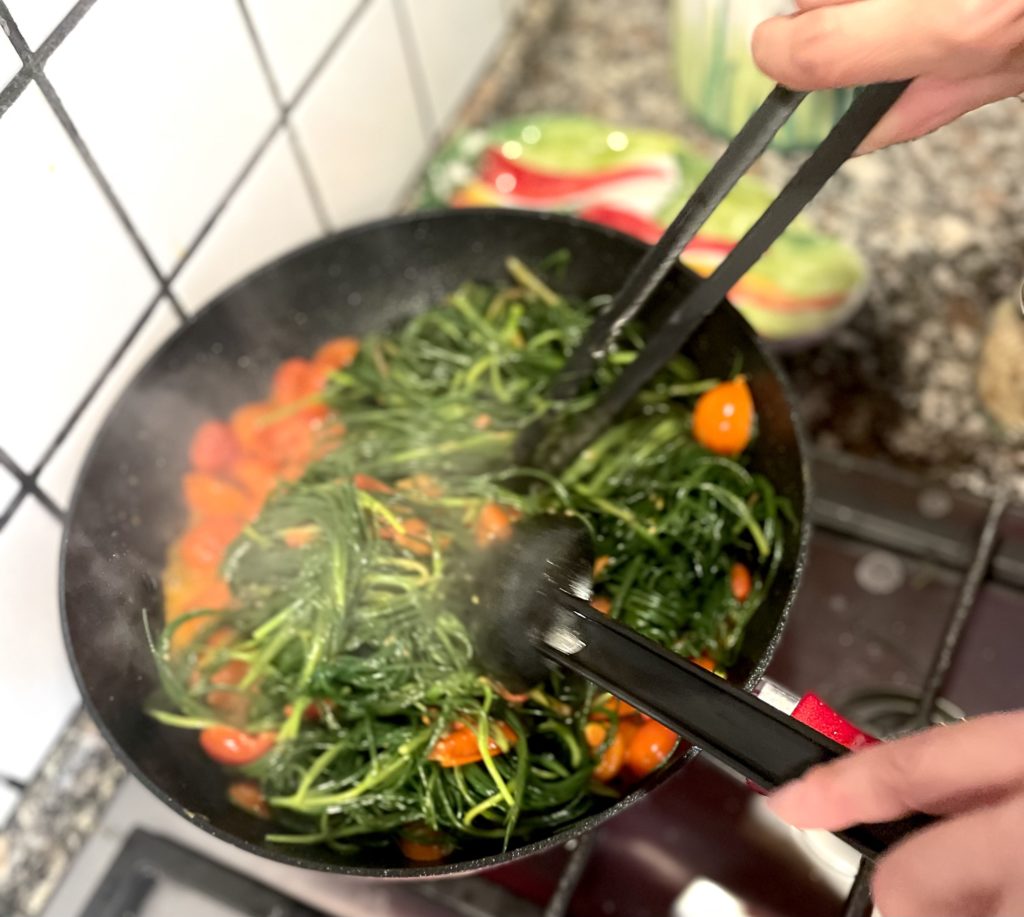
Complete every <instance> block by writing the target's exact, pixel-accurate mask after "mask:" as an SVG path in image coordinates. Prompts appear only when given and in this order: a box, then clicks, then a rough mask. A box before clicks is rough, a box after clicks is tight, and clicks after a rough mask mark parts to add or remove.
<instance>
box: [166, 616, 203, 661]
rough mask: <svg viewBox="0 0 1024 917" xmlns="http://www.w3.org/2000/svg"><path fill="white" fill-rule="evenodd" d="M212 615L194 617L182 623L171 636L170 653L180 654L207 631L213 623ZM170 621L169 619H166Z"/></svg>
mask: <svg viewBox="0 0 1024 917" xmlns="http://www.w3.org/2000/svg"><path fill="white" fill-rule="evenodd" d="M214 619H215V618H214V615H212V614H208V615H196V616H195V617H193V618H189V619H188V620H187V621H182V622H181V623H180V624H179V625H178V626H177V627H175V628H174V632H173V633H172V634H171V651H172V652H173V653H180V652H181V651H182V650H184V649H186V648H187V647H189V646H191V645H192V644H193V643H194V642H195V641H196V639H197V638H198V637H200V636H202V634H203V633H204V632H205V631H207V630H208V629H209V628H210V627H211V625H212V624H213V622H214ZM168 620H170V617H168Z"/></svg>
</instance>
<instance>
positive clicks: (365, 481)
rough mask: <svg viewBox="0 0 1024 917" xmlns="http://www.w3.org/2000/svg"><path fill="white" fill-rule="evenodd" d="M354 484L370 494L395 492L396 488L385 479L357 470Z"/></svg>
mask: <svg viewBox="0 0 1024 917" xmlns="http://www.w3.org/2000/svg"><path fill="white" fill-rule="evenodd" d="M352 484H353V485H354V486H355V487H356V488H357V489H359V490H365V491H366V492H367V493H370V494H393V493H394V492H395V489H394V488H393V487H391V486H390V485H389V484H385V483H384V482H383V481H378V480H377V479H376V478H375V477H373V476H372V475H368V474H363V473H362V472H356V473H355V474H354V475H353V476H352Z"/></svg>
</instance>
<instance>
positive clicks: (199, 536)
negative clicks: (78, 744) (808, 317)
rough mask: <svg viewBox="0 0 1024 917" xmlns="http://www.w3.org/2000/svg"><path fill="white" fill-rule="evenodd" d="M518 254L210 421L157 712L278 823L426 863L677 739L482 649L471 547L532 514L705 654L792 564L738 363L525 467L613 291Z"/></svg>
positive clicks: (568, 683)
mask: <svg viewBox="0 0 1024 917" xmlns="http://www.w3.org/2000/svg"><path fill="white" fill-rule="evenodd" d="M508 267H509V275H510V279H509V281H508V283H506V284H504V285H495V286H485V285H480V284H473V283H467V284H465V285H463V286H462V287H460V288H458V289H457V290H454V291H453V292H452V293H451V294H450V295H449V296H448V297H447V298H446V299H445V300H444V301H443V302H441V303H439V304H438V305H437V306H436V307H435V308H433V309H429V310H427V311H425V312H422V313H421V314H419V315H417V316H415V317H414V318H412V319H411V320H410V321H408V322H407V323H405V324H404V325H403V326H402V327H400V328H398V329H397V330H394V331H391V332H386V333H374V334H370V335H367V336H366V337H364V338H363V339H362V340H357V339H355V338H349V337H346V338H339V339H334V340H331V341H327V342H325V343H323V344H322V346H321V347H320V348H319V349H318V350H316V351H315V352H314V353H312V354H308V355H306V356H305V357H299V356H296V357H295V358H294V359H290V360H287V361H285V362H284V363H282V364H281V365H280V367H279V368H278V370H277V372H276V374H275V376H274V380H273V385H272V389H271V391H270V393H269V396H268V398H267V400H266V401H261V402H254V403H252V404H248V405H244V406H243V407H241V408H239V409H237V410H236V411H235V412H234V413H233V414H232V415H230V416H229V417H225V418H211V419H210V420H208V421H207V422H206V423H204V424H203V425H202V426H200V427H199V428H198V429H197V430H196V431H195V433H194V436H193V439H192V444H191V449H190V460H191V465H192V469H191V470H190V471H189V472H188V474H187V475H186V476H185V478H184V480H183V495H184V499H185V502H186V503H187V505H188V508H189V513H190V519H189V527H188V529H187V530H186V531H184V532H183V533H182V534H181V535H180V537H179V538H177V539H176V540H175V542H174V543H173V545H172V547H171V549H170V552H169V557H168V564H167V568H166V570H165V572H164V582H163V585H164V606H165V617H166V620H167V623H166V626H165V627H164V629H163V630H162V631H161V632H159V633H154V634H152V642H153V651H154V654H155V659H156V661H157V665H158V669H159V673H160V680H161V684H162V688H163V691H162V696H161V698H160V699H159V701H157V702H155V703H154V704H153V705H152V709H151V713H152V715H153V716H154V717H156V718H157V719H158V720H159V721H160V722H161V723H163V724H165V725H166V726H169V727H180V728H185V729H192V730H195V731H196V733H197V741H198V742H199V744H200V745H201V747H202V748H203V750H204V751H205V752H206V754H207V755H208V756H209V757H210V758H211V759H213V761H216V762H219V763H220V764H221V765H223V766H225V767H227V768H230V769H231V772H232V775H233V782H232V783H231V784H230V789H229V796H230V798H231V800H232V801H233V802H234V803H235V804H236V805H238V806H240V807H242V808H244V809H246V810H247V811H249V812H251V813H253V814H257V815H259V816H261V817H265V818H267V819H268V826H267V834H268V840H271V841H273V842H275V843H278V844H289V845H296V844H298V845H320V844H324V845H327V846H329V847H331V848H334V849H335V850H337V851H338V852H339V853H344V852H349V851H351V849H352V848H353V846H366V845H394V844H398V845H399V847H400V849H401V850H402V852H403V853H404V854H405V856H406V857H407V858H408V859H409V860H412V861H419V862H427V861H437V860H441V859H443V858H444V857H445V856H447V855H448V854H449V853H450V852H451V851H452V850H453V849H455V848H457V847H458V846H459V845H460V844H461V843H464V842H465V841H466V839H467V838H470V837H477V838H494V839H498V840H499V841H500V842H501V843H504V844H506V845H507V844H508V843H509V842H510V841H511V839H512V838H524V839H528V838H531V837H535V836H542V835H545V834H549V833H550V832H551V831H552V830H553V829H555V828H557V827H558V826H560V825H564V824H567V823H569V822H573V821H576V820H578V819H579V818H580V817H582V816H584V815H586V814H587V813H588V812H589V811H591V810H592V809H593V808H594V806H595V802H596V801H597V800H599V799H600V798H601V797H607V796H609V795H619V794H620V793H622V792H623V791H625V790H627V789H628V788H629V787H630V786H631V784H633V783H635V782H636V781H638V780H639V779H640V778H642V777H644V776H645V775H646V774H648V773H649V772H651V771H652V770H653V769H655V768H657V767H658V766H659V765H660V764H661V763H662V762H663V761H664V760H665V759H666V758H667V757H668V756H669V754H670V753H671V751H672V749H673V748H674V745H675V740H676V737H675V735H674V734H672V733H671V732H668V731H667V730H666V729H664V727H662V726H660V725H658V724H657V723H654V722H650V721H647V720H646V719H645V718H643V717H641V716H640V715H639V714H638V713H636V712H635V711H634V710H633V709H632V708H630V707H629V706H628V705H626V704H625V703H623V702H621V701H618V700H616V699H615V698H612V697H610V696H608V695H606V694H605V695H602V694H600V693H599V692H597V690H596V689H595V688H594V687H593V686H591V685H588V684H587V683H586V682H583V681H582V680H579V679H576V678H574V677H571V676H568V675H566V674H564V673H552V674H551V675H550V676H549V678H548V679H547V680H546V682H545V683H544V684H543V685H541V686H539V687H537V688H536V689H534V690H533V691H531V692H530V693H528V694H522V695H518V694H512V693H510V692H509V691H508V690H507V689H506V688H505V687H504V686H503V685H501V684H500V683H498V682H497V681H495V680H494V679H493V678H491V677H489V673H488V672H486V671H484V670H482V669H481V668H479V667H478V666H477V665H476V663H475V661H474V656H473V650H472V645H471V641H470V639H469V636H468V631H467V623H468V622H469V621H470V620H471V617H472V616H473V614H474V608H475V607H476V605H477V604H478V602H479V598H478V596H477V595H476V589H475V576H476V570H477V566H478V564H479V562H480V558H481V556H482V555H484V554H485V553H486V552H487V551H488V549H489V546H490V545H492V544H494V543H495V542H497V541H500V540H502V539H503V538H505V537H507V535H508V534H509V532H510V531H511V530H512V526H514V524H515V523H516V521H517V520H519V519H521V518H524V517H529V516H534V515H537V514H541V513H566V514H571V515H575V516H577V517H579V518H580V519H582V520H583V521H584V523H585V524H586V525H587V526H588V527H589V528H590V530H591V532H592V535H593V539H594V544H595V548H596V552H597V555H598V559H597V562H596V564H595V569H594V573H595V583H596V587H595V588H596V594H595V598H594V605H595V607H598V608H599V609H600V610H602V611H605V612H607V613H608V614H610V615H612V616H613V617H615V618H617V619H619V620H621V621H623V622H624V623H626V624H628V625H629V626H630V627H633V628H635V629H636V630H638V631H639V632H641V633H642V634H644V635H645V636H647V637H649V638H651V639H653V640H655V641H657V642H658V643H660V644H662V645H664V646H666V647H670V648H671V649H673V650H674V651H676V652H678V653H680V654H682V655H685V656H688V657H691V658H695V659H699V660H700V661H701V662H702V664H704V665H705V666H707V667H709V668H719V669H724V668H726V667H728V666H729V664H730V662H731V661H732V660H733V657H734V654H735V653H736V651H737V649H738V647H739V643H740V640H741V637H742V635H743V631H744V627H745V625H746V623H747V622H748V620H749V619H750V618H751V616H752V615H753V614H754V612H756V611H757V609H758V607H759V606H760V604H761V602H762V600H763V598H764V595H765V593H766V591H767V589H768V588H769V586H770V584H771V581H772V578H773V576H774V575H775V572H776V570H777V568H778V566H779V564H780V562H781V559H782V556H783V543H784V537H785V534H786V533H785V530H786V529H787V528H790V529H791V528H792V526H793V525H794V524H795V523H793V522H792V521H791V519H790V514H789V510H788V507H787V504H786V501H784V500H780V499H779V498H778V497H777V496H776V493H775V490H774V489H773V487H772V484H771V483H770V482H769V481H768V480H766V479H765V478H764V477H763V476H761V475H759V474H756V473H752V472H750V471H748V470H747V468H746V467H745V460H744V452H745V450H746V448H747V446H748V444H749V443H750V441H751V439H752V437H754V436H755V435H756V417H755V414H754V406H753V401H752V398H751V394H750V390H749V388H748V387H747V384H746V381H745V380H744V378H743V376H742V370H743V367H742V366H737V367H736V368H735V369H736V372H735V375H734V376H733V377H732V378H728V379H706V378H701V377H700V375H699V373H698V372H697V370H696V368H695V367H694V365H693V364H692V363H691V362H689V361H688V360H687V359H685V358H684V357H679V358H677V359H676V360H675V361H674V362H673V363H672V364H671V365H670V366H669V367H668V368H667V369H666V370H665V371H664V372H663V373H662V374H661V375H660V376H659V377H658V378H657V379H656V380H655V382H654V383H653V384H652V385H650V386H649V387H648V388H647V390H646V391H645V392H644V393H643V395H642V396H641V397H640V398H639V399H638V400H637V402H636V403H635V405H634V407H633V409H632V410H631V412H630V413H628V414H627V415H626V416H625V417H623V418H622V419H621V420H620V421H619V422H618V423H617V424H616V425H614V426H613V427H611V428H610V429H609V430H607V432H605V433H604V434H603V435H602V436H601V438H600V439H599V440H598V441H596V442H595V443H594V444H593V445H592V446H590V447H589V448H588V449H587V450H585V451H584V452H583V453H582V454H581V455H580V456H579V457H578V458H577V459H576V461H575V462H574V463H573V464H572V465H571V466H570V467H569V468H567V469H566V470H565V471H564V472H563V473H561V474H560V475H558V476H557V477H555V476H551V475H548V474H546V473H543V472H540V471H537V470H533V469H528V468H516V467H513V466H512V465H511V450H512V444H513V441H514V439H515V436H516V434H517V432H518V431H519V430H520V429H522V427H523V426H524V425H526V424H527V423H529V422H530V421H531V420H533V419H535V418H537V417H539V416H541V415H543V414H545V413H546V412H547V411H548V410H549V409H550V408H551V407H552V404H551V403H550V402H549V401H548V400H547V397H546V392H547V391H548V388H549V384H550V381H551V379H552V377H553V376H554V375H555V374H556V373H557V372H558V371H559V369H561V367H562V366H563V364H564V362H565V358H566V356H567V355H568V353H569V352H570V351H571V350H572V349H573V347H574V346H575V345H576V343H577V342H578V341H579V338H580V336H581V333H582V331H583V329H584V328H585V327H586V326H587V324H588V323H589V322H590V321H591V319H592V316H593V312H594V310H595V309H596V308H597V307H598V306H599V305H600V303H599V302H597V301H582V300H575V299H571V298H566V297H562V296H560V295H558V294H557V293H556V292H554V290H553V289H552V288H551V287H550V286H548V285H547V283H546V282H545V281H544V280H542V279H541V278H540V277H538V276H537V275H535V274H534V273H532V272H531V271H530V270H529V269H528V268H527V267H526V266H525V265H523V264H522V263H520V262H518V261H517V260H515V259H510V260H509V264H508ZM640 345H641V337H640V332H639V330H638V329H632V330H630V332H629V333H628V334H627V335H626V342H625V343H624V344H622V345H621V346H620V347H619V349H618V350H617V351H616V352H615V353H614V354H613V356H612V358H611V359H610V360H609V361H607V362H606V363H605V365H604V366H603V368H602V369H601V370H600V372H599V373H598V375H597V377H596V379H595V381H594V384H593V386H592V387H591V388H590V389H588V390H587V391H584V392H583V393H582V394H581V395H579V396H578V397H577V398H575V399H573V400H572V402H570V403H568V404H563V405H559V406H558V408H559V410H561V411H563V412H566V413H573V412H578V411H582V410H584V409H586V408H587V407H588V406H590V405H592V404H593V402H594V400H595V398H596V397H597V394H598V393H599V392H600V391H601V389H602V388H603V387H605V386H607V385H608V384H609V383H610V382H611V381H612V379H613V378H614V377H615V375H616V373H617V372H618V370H619V369H620V368H621V367H622V366H624V365H627V364H628V363H629V362H630V361H631V360H632V359H633V358H634V357H635V355H636V352H637V349H638V348H639V347H640ZM212 766H214V765H213V764H211V767H212ZM605 804H606V803H605Z"/></svg>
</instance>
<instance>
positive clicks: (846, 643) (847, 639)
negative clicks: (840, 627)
mask: <svg viewBox="0 0 1024 917" xmlns="http://www.w3.org/2000/svg"><path fill="white" fill-rule="evenodd" d="M838 642H839V645H840V646H841V647H842V648H843V649H849V648H850V647H851V646H853V643H854V639H853V634H851V633H850V632H849V631H848V630H844V631H843V632H842V633H841V634H840V635H839V638H838Z"/></svg>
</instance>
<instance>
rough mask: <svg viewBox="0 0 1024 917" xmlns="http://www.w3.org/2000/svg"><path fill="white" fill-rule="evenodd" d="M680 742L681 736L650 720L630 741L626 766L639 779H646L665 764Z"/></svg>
mask: <svg viewBox="0 0 1024 917" xmlns="http://www.w3.org/2000/svg"><path fill="white" fill-rule="evenodd" d="M678 741H679V736H677V735H676V734H675V733H674V732H673V731H672V730H671V729H668V728H667V727H665V726H662V725H661V723H656V722H655V721H654V720H650V721H648V722H646V723H644V724H643V726H641V727H640V729H639V730H637V732H636V734H635V735H634V736H633V737H632V739H631V740H630V743H629V747H628V748H627V750H626V765H627V766H628V767H629V769H630V770H631V771H632V772H633V773H634V774H636V776H637V777H646V776H647V775H648V774H649V773H651V771H653V770H656V769H657V768H659V767H660V766H661V765H662V764H664V762H665V760H666V759H667V758H668V756H669V755H671V754H672V750H673V749H674V748H675V747H676V743H677V742H678Z"/></svg>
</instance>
